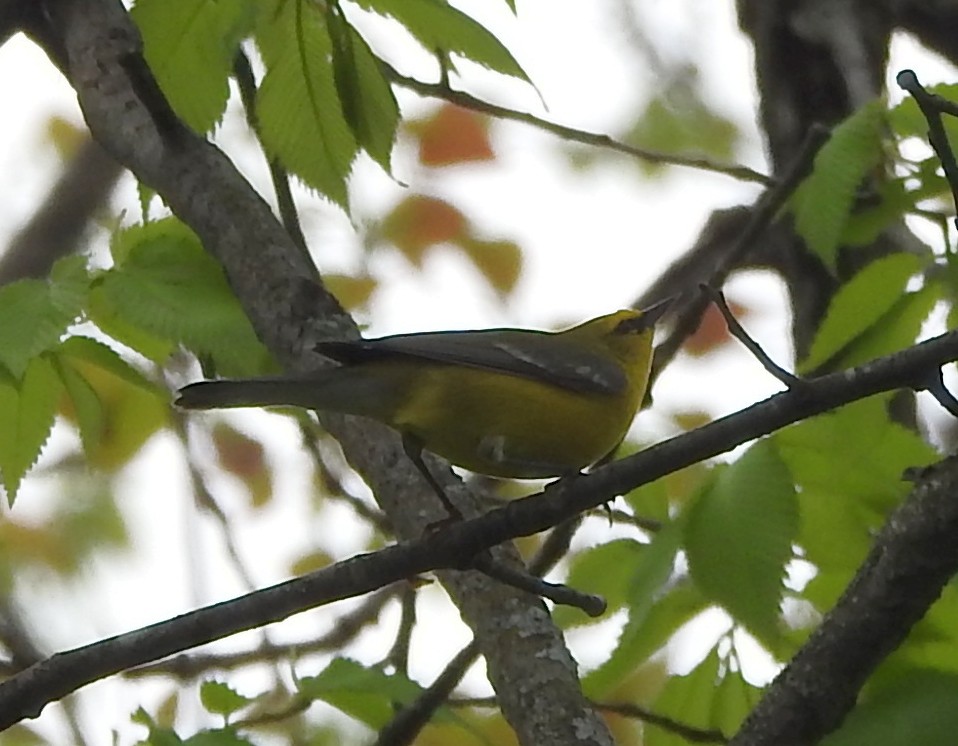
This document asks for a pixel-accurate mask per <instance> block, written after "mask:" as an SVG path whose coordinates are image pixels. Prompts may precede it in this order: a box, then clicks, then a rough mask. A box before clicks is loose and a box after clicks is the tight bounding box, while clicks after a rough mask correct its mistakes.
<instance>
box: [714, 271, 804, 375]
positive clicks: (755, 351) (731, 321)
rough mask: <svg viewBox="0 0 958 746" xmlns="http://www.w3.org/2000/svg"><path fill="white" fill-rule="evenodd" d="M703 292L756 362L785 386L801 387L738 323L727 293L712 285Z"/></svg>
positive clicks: (732, 333)
mask: <svg viewBox="0 0 958 746" xmlns="http://www.w3.org/2000/svg"><path fill="white" fill-rule="evenodd" d="M699 287H701V289H702V292H703V293H705V294H706V295H707V296H708V297H709V298H710V299H711V300H712V302H713V303H714V304H715V306H716V308H718V310H719V311H720V312H721V314H722V317H723V318H724V319H725V323H726V324H727V325H728V330H729V332H730V333H731V335H732V336H733V337H735V338H736V339H737V340H738V341H739V342H741V343H742V344H743V345H744V346H745V349H747V350H748V351H749V352H751V353H752V355H753V356H754V357H755V359H756V360H758V361H759V362H760V363H761V364H762V367H763V368H765V370H767V371H768V372H769V373H771V374H772V375H773V376H775V377H776V378H777V379H778V380H779V381H781V382H782V383H784V384H785V386H786V387H788V388H794V387H795V386H799V385H801V383H802V379H801V378H799V377H798V376H796V375H795V374H794V373H790V372H789V371H787V370H785V368H783V367H782V366H781V365H779V364H778V363H776V362H775V361H774V360H772V358H770V357H769V356H768V353H767V352H765V350H763V349H762V348H761V346H760V345H759V343H758V342H756V341H755V340H754V339H752V338H751V337H750V336H749V334H748V332H747V331H745V329H744V328H743V327H742V325H741V324H740V323H739V322H738V319H736V318H735V316H734V315H733V314H732V309H731V308H729V307H728V302H727V301H726V300H725V293H723V292H722V291H721V290H718V289H717V288H713V287H712V286H711V285H706V284H704V283H703V284H702V285H700V286H699Z"/></svg>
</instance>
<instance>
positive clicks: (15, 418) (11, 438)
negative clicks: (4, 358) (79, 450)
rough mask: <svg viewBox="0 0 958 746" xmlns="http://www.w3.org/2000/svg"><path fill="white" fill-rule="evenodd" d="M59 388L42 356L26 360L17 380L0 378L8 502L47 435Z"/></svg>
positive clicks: (0, 452)
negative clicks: (27, 361)
mask: <svg viewBox="0 0 958 746" xmlns="http://www.w3.org/2000/svg"><path fill="white" fill-rule="evenodd" d="M62 391H63V387H62V384H61V383H60V379H59V377H58V376H57V373H56V370H55V369H54V367H53V364H52V363H51V362H50V361H49V360H48V359H47V358H45V357H35V358H33V359H32V360H30V362H29V363H28V364H27V367H26V370H25V371H24V373H23V376H22V377H21V379H20V380H19V381H14V380H12V379H10V378H7V377H5V376H4V377H0V422H2V423H3V426H2V427H0V474H2V477H3V486H4V489H6V492H7V500H8V501H9V503H10V504H11V505H13V501H14V500H15V499H16V496H17V491H18V490H19V489H20V483H21V482H22V480H23V477H24V476H25V475H26V473H27V471H29V469H30V468H31V467H32V466H33V465H34V464H35V463H36V462H37V459H38V458H39V456H40V451H41V449H42V448H43V446H44V444H45V443H46V442H47V438H49V437H50V431H51V430H52V429H53V421H54V418H55V415H56V411H57V402H58V401H59V399H60V394H61V393H62Z"/></svg>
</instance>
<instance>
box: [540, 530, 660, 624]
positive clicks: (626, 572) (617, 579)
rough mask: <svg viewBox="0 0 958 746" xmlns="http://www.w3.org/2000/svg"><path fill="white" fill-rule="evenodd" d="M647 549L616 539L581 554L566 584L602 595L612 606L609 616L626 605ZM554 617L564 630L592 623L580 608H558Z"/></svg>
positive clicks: (573, 560)
mask: <svg viewBox="0 0 958 746" xmlns="http://www.w3.org/2000/svg"><path fill="white" fill-rule="evenodd" d="M643 548H644V547H643V545H642V544H640V543H639V542H637V541H633V540H632V539H613V540H612V541H607V542H605V543H604V544H599V545H598V546H594V547H590V548H589V549H585V550H583V551H581V552H578V553H577V554H575V555H573V557H572V560H571V562H570V563H569V574H568V577H567V578H566V580H565V581H564V582H565V584H566V585H569V586H571V587H573V588H588V589H589V593H597V594H599V595H600V596H602V597H603V598H604V599H605V600H606V602H607V603H608V608H607V609H606V612H605V614H603V616H604V617H605V616H608V615H609V614H611V613H613V612H615V611H617V610H618V609H619V608H621V607H622V606H623V605H624V604H625V602H626V600H627V596H628V590H629V586H630V584H631V581H632V576H633V575H634V574H635V566H636V564H637V562H638V560H639V557H640V556H641V554H642V550H643ZM552 618H553V620H554V621H555V623H556V624H558V625H559V626H560V627H562V628H563V629H566V628H569V627H572V626H574V625H577V624H585V623H588V622H589V621H590V619H589V618H588V617H586V615H585V614H583V613H582V611H581V610H580V609H575V608H573V607H570V606H556V607H555V608H554V609H553V610H552Z"/></svg>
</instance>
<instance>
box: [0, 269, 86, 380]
mask: <svg viewBox="0 0 958 746" xmlns="http://www.w3.org/2000/svg"><path fill="white" fill-rule="evenodd" d="M89 282H90V281H89V276H88V275H87V272H86V261H85V259H83V257H78V256H74V257H67V258H66V259H61V260H59V261H58V262H57V263H56V264H55V265H54V266H53V269H52V270H51V272H50V277H49V279H47V280H19V281H17V282H13V283H10V284H9V285H6V286H4V287H0V365H3V366H4V367H5V368H6V369H7V370H8V371H10V373H11V374H12V375H13V376H14V378H20V377H21V376H22V375H23V373H24V371H25V370H26V369H27V366H28V365H29V364H30V361H31V360H33V359H34V358H35V357H36V356H37V355H39V354H40V353H41V352H43V351H45V350H49V349H50V348H51V347H54V346H55V345H56V344H57V343H58V342H59V341H60V337H61V336H62V335H63V333H64V332H65V331H66V329H67V327H68V326H69V325H70V324H71V323H73V322H74V321H75V320H76V319H77V318H78V317H79V316H80V313H81V311H82V309H83V306H84V304H85V302H86V297H87V292H88V290H89Z"/></svg>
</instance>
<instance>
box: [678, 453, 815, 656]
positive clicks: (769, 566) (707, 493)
mask: <svg viewBox="0 0 958 746" xmlns="http://www.w3.org/2000/svg"><path fill="white" fill-rule="evenodd" d="M797 533H798V503H797V501H796V495H795V488H794V486H793V485H792V478H791V475H790V474H789V472H788V469H787V468H786V466H785V464H784V463H783V462H782V460H781V459H780V458H779V456H778V454H777V453H776V451H775V448H774V446H773V445H772V444H771V443H770V442H769V441H767V440H762V441H759V442H757V443H755V444H754V445H753V446H751V447H750V448H749V449H748V451H746V453H745V454H744V455H743V456H742V457H741V458H739V459H738V461H736V462H734V463H733V464H730V465H729V466H728V467H726V468H725V469H722V470H721V471H719V473H718V475H717V477H716V479H715V480H714V481H713V483H712V484H711V486H709V487H707V488H706V489H705V490H704V491H703V492H702V494H700V495H699V497H698V499H697V500H696V502H695V504H694V505H693V506H692V508H691V510H690V514H689V519H688V524H687V526H686V530H685V546H686V552H687V554H688V559H689V572H690V573H691V575H692V579H693V580H694V581H695V582H696V583H697V584H698V586H699V587H700V588H701V589H702V591H703V592H704V593H705V595H706V596H708V597H709V598H711V599H712V600H714V601H715V602H716V603H719V604H721V605H722V606H723V607H725V609H726V610H727V611H728V612H729V613H730V614H731V615H732V617H733V618H735V619H736V620H737V621H739V622H741V623H742V624H744V625H745V626H746V627H747V628H748V629H749V631H750V632H752V634H754V635H755V636H756V637H757V638H758V639H760V640H764V641H767V642H774V641H775V640H777V639H778V638H779V636H780V633H779V626H778V619H779V607H780V604H781V601H782V592H783V585H782V582H783V580H784V577H785V565H786V563H787V562H788V561H789V560H790V559H791V557H792V542H793V541H794V540H795V537H796V535H797Z"/></svg>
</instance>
